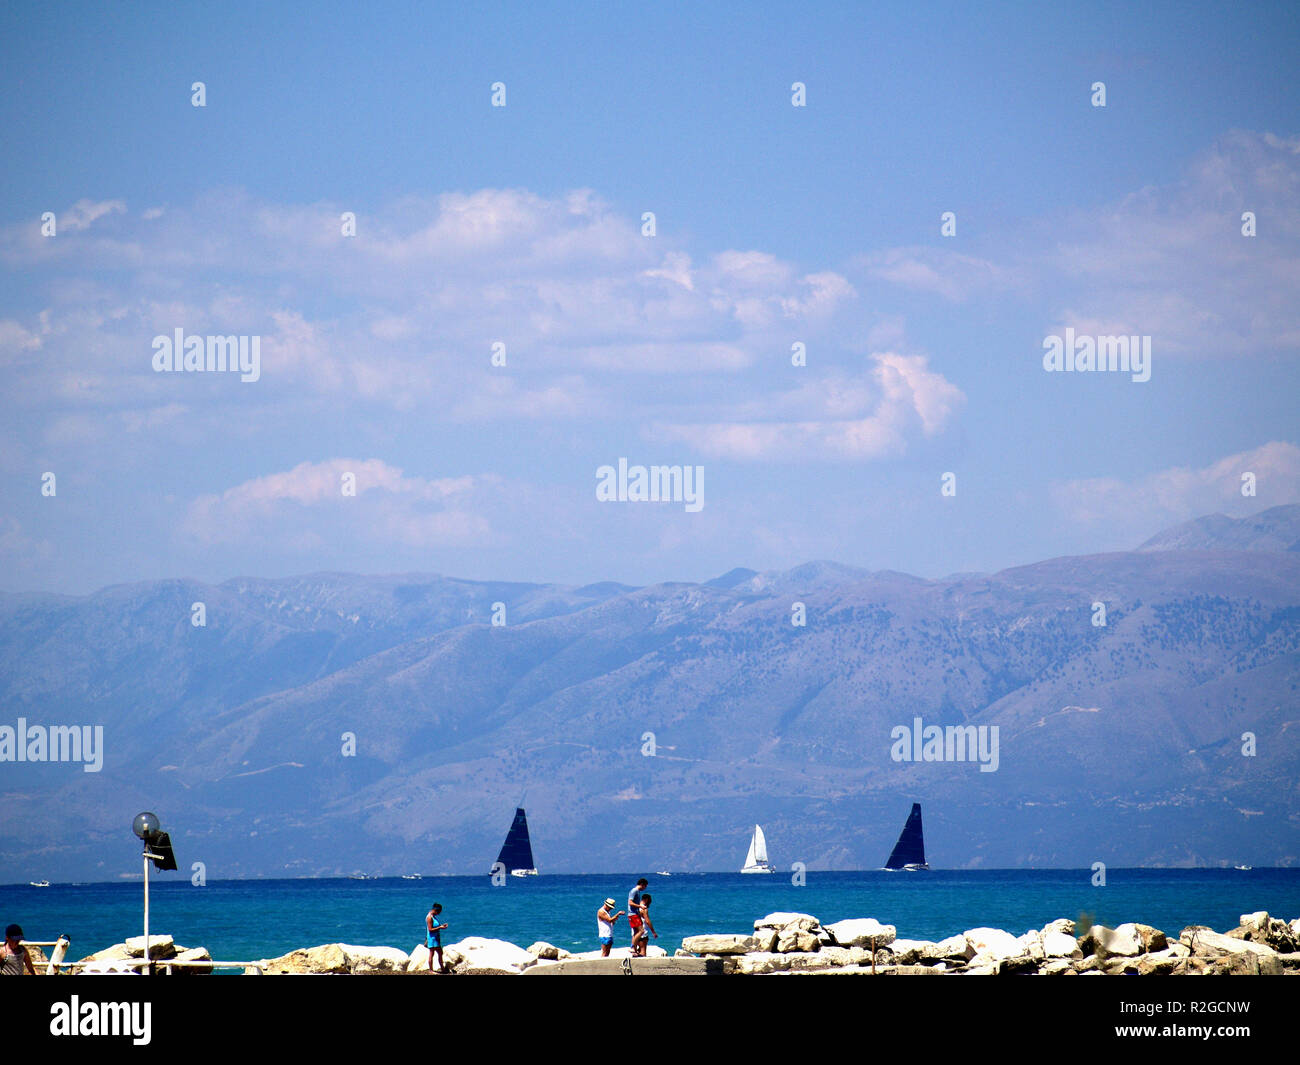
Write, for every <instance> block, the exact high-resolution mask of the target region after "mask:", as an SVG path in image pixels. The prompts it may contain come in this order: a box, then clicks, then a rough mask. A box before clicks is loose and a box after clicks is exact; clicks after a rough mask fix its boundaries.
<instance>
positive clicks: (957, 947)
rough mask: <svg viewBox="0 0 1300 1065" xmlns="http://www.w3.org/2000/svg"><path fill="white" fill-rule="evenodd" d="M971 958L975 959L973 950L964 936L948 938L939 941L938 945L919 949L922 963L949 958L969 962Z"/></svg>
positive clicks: (933, 944)
mask: <svg viewBox="0 0 1300 1065" xmlns="http://www.w3.org/2000/svg"><path fill="white" fill-rule="evenodd" d="M973 957H975V948H974V947H972V946H971V945H970V943H969V942H968V941H967V939H966V937H965V936H964V935H957V936H949V937H948V938H947V939H941V940H939V942H938V943H932V944H930V946H928V947H922V948H921V960H922V961H947V960H948V959H950V958H956V959H960V960H961V961H969V960H970V959H971V958H973Z"/></svg>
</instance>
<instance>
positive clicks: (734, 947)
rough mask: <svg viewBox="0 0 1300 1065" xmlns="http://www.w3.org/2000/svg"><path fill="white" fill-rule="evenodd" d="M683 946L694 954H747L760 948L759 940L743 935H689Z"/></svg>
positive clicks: (683, 941)
mask: <svg viewBox="0 0 1300 1065" xmlns="http://www.w3.org/2000/svg"><path fill="white" fill-rule="evenodd" d="M682 947H683V948H684V949H686V950H689V951H690V952H691V953H692V954H747V953H749V952H750V951H753V950H757V949H758V942H757V940H756V939H755V938H754V937H753V936H743V935H705V936H687V937H686V938H685V939H683V940H682Z"/></svg>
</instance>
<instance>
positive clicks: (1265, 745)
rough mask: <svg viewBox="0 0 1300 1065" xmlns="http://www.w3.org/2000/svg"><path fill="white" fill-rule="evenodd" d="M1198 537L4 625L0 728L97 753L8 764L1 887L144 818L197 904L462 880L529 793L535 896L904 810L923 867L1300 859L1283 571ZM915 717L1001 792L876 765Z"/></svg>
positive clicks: (852, 845) (1291, 575)
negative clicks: (915, 816) (253, 892)
mask: <svg viewBox="0 0 1300 1065" xmlns="http://www.w3.org/2000/svg"><path fill="white" fill-rule="evenodd" d="M1296 509H1297V508H1277V510H1275V511H1269V512H1267V513H1266V514H1263V515H1260V516H1259V517H1258V518H1257V519H1253V520H1254V521H1256V522H1257V523H1260V524H1259V527H1260V528H1267V529H1282V528H1285V527H1286V521H1287V520H1293V519H1294V514H1295V511H1296ZM1278 511H1282V512H1284V513H1282V514H1280V515H1279V514H1278ZM1286 512H1290V518H1288V516H1287V513H1286ZM1224 520H1229V519H1224ZM1212 521H1213V519H1205V520H1204V522H1212ZM1204 522H1202V523H1191V524H1190V525H1189V526H1186V527H1184V528H1192V527H1195V526H1198V525H1202V526H1203V525H1204ZM1240 524H1244V523H1234V526H1233V527H1234V528H1235V527H1236V526H1237V525H1240ZM1214 527H1215V528H1218V527H1219V526H1217V525H1216V526H1214ZM1225 528H1226V527H1225ZM1179 535H1180V534H1179V533H1178V530H1171V531H1170V532H1169V533H1166V534H1162V536H1161V537H1156V538H1154V539H1153V540H1152V541H1151V542H1150V543H1152V544H1154V543H1166V544H1171V543H1175V542H1177V538H1178V536H1179ZM1218 535H1223V534H1218ZM1209 536H1210V534H1208V533H1207V534H1205V536H1203V537H1202V539H1201V540H1199V541H1196V547H1195V549H1194V550H1187V551H1183V550H1178V549H1176V548H1172V547H1165V548H1162V549H1152V548H1150V547H1149V545H1147V549H1145V550H1143V551H1140V552H1129V553H1117V554H1107V555H1095V556H1087V557H1074V558H1059V559H1053V560H1051V561H1047V562H1041V563H1037V564H1035V565H1031V566H1022V567H1018V568H1015V569H1010V570H1006V571H1004V572H1001V573H997V574H993V575H962V576H956V577H950V578H945V579H943V580H934V581H931V580H922V579H919V578H915V577H910V576H907V575H904V574H898V573H889V572H878V573H871V572H867V571H863V570H858V569H853V568H851V567H846V566H839V565H837V564H835V563H828V562H818V563H809V564H807V565H804V566H800V567H797V568H796V569H793V570H790V571H787V572H784V573H761V574H760V573H755V572H753V571H750V570H733V571H732V572H731V573H729V574H727V575H725V576H724V577H721V578H718V579H716V580H713V581H709V582H706V583H704V584H689V583H672V584H665V585H658V586H653V587H647V588H629V587H627V586H624V585H619V584H615V583H612V582H606V583H599V584H592V585H588V586H586V587H583V588H576V589H574V588H562V587H556V586H550V585H531V584H505V583H502V584H494V583H490V582H472V581H458V580H454V579H450V578H444V577H437V576H427V575H426V576H390V577H359V576H349V575H343V574H318V575H313V576H309V577H299V578H289V579H284V580H258V581H253V580H242V579H241V580H234V581H227V582H225V583H223V584H220V585H207V584H202V583H200V582H195V581H181V580H176V581H156V582H147V583H142V584H137V585H129V586H117V587H113V588H107V589H104V590H102V591H100V592H97V593H95V594H94V595H90V596H86V597H81V598H73V597H67V596H6V597H0V724H11V725H12V724H13V723H14V722H15V721H16V719H17V718H18V717H19V716H23V717H26V718H27V719H28V720H29V721H32V722H40V723H48V724H78V723H87V724H96V723H98V724H102V725H103V726H104V728H105V746H106V749H107V757H106V760H105V765H104V769H103V771H102V772H100V773H93V774H88V773H83V772H81V770H80V768H79V767H76V766H69V765H66V764H30V763H28V764H12V763H5V764H3V765H0V802H2V803H3V808H4V811H5V816H4V818H3V821H2V822H0V862H3V865H4V869H5V870H6V873H7V876H6V879H8V880H11V881H24V880H27V879H37V878H42V877H43V878H49V879H51V880H67V879H83V880H86V879H103V878H113V877H116V876H117V875H118V874H119V873H123V872H125V873H130V872H132V871H134V870H135V869H136V862H137V861H138V851H136V849H135V845H134V839H133V837H131V835H130V821H131V818H132V816H133V815H134V814H135V813H137V812H138V811H139V810H141V809H146V808H150V809H154V810H156V811H157V812H158V813H159V814H160V815H161V816H162V817H163V818H164V821H165V822H166V823H167V826H168V827H169V828H171V829H172V831H173V838H174V840H175V842H176V846H177V851H178V855H179V857H180V859H181V862H182V868H187V867H188V863H190V862H192V861H196V860H202V861H204V862H205V863H206V864H207V867H208V875H209V876H210V877H216V878H219V877H223V876H236V875H241V876H243V875H270V874H281V875H283V874H284V873H286V872H288V873H289V874H302V875H325V874H346V873H351V872H356V871H364V872H368V873H398V872H412V871H418V872H422V873H435V872H459V873H464V872H481V871H486V869H487V868H488V866H489V865H490V863H491V860H492V858H493V857H494V856H495V854H496V850H497V848H498V847H499V845H500V842H501V838H502V837H503V835H504V833H505V830H506V828H507V827H508V825H509V823H510V818H511V814H512V813H513V810H514V806H515V804H516V803H517V802H518V801H519V799H520V797H521V795H523V794H524V793H525V791H526V793H527V806H528V811H529V820H530V824H531V825H532V828H533V836H534V848H535V852H536V857H537V861H538V865H539V868H541V869H542V871H543V873H546V872H562V871H602V870H603V871H627V870H631V869H637V868H645V869H661V868H671V869H675V870H689V869H731V868H738V867H739V863H740V861H741V859H742V858H743V856H744V852H745V847H746V845H747V842H748V838H749V832H750V831H751V829H752V825H753V823H754V822H755V821H758V822H760V823H762V824H763V826H764V829H765V831H766V834H767V838H768V843H769V850H770V853H771V856H772V859H773V861H774V862H775V863H776V864H777V866H778V867H779V868H788V866H789V863H790V862H792V861H796V860H797V861H803V862H805V863H807V865H808V867H809V868H810V869H817V868H862V867H876V866H879V865H880V864H881V863H882V862H883V860H884V858H885V856H886V854H887V853H888V850H889V847H890V845H891V844H892V842H893V840H894V838H895V837H896V835H897V833H898V831H899V828H900V826H901V824H902V821H903V819H904V817H905V816H906V814H907V810H908V809H909V807H910V804H911V803H912V802H913V801H920V802H921V803H922V804H923V806H924V808H925V821H926V831H927V849H928V851H929V854H930V857H931V862H932V864H934V865H936V866H939V867H943V866H947V867H953V866H984V867H997V866H1058V867H1059V866H1072V867H1081V866H1087V865H1090V864H1091V863H1092V862H1094V861H1105V862H1106V863H1107V864H1110V865H1137V864H1165V865H1176V864H1224V863H1226V864H1235V863H1238V862H1240V863H1245V864H1252V865H1261V866H1262V865H1269V864H1295V863H1297V862H1300V813H1298V812H1297V811H1298V809H1300V806H1298V804H1297V795H1298V794H1300V552H1294V551H1286V550H1266V549H1258V548H1246V549H1225V548H1224V546H1223V544H1222V543H1216V544H1215V545H1214V546H1213V547H1206V546H1205V545H1206V544H1207V543H1209V539H1208V537H1209ZM1235 536H1236V534H1235V533H1231V534H1230V538H1231V537H1235ZM1237 540H1239V541H1240V542H1250V543H1254V542H1263V541H1262V539H1260V538H1258V537H1256V538H1254V539H1252V538H1250V537H1245V538H1242V537H1237ZM200 601H201V602H203V603H205V607H206V612H207V625H206V626H205V627H202V628H196V627H194V626H193V625H192V624H191V604H192V603H194V602H200ZM497 602H500V603H503V604H505V615H506V616H505V620H506V624H505V625H504V626H494V625H492V623H491V622H492V612H493V604H494V603H497ZM795 603H802V604H803V608H802V616H803V617H804V618H805V619H806V624H805V625H803V626H797V625H795V624H794V623H793V622H794V620H795V618H796V617H797V616H799V612H798V611H796V610H795V608H794V604H795ZM1098 604H1099V605H1100V608H1104V618H1103V616H1102V610H1101V609H1099V606H1098ZM1101 620H1104V625H1102V624H1098V622H1099V621H1101ZM917 717H919V718H922V719H923V722H924V723H925V724H937V725H973V726H976V727H979V726H996V727H997V728H998V730H999V736H1000V741H999V763H998V768H997V770H996V771H995V772H981V771H980V767H979V765H977V764H974V763H973V762H964V763H958V762H942V761H935V762H925V761H922V762H900V761H895V760H894V759H893V758H892V757H891V749H892V747H893V742H892V738H891V733H892V731H893V730H894V729H895V728H897V727H899V726H902V727H905V728H910V727H911V726H912V723H913V719H914V718H917ZM648 732H649V733H653V744H654V747H655V752H654V756H653V757H650V756H647V754H646V753H645V752H646V751H647V750H648V749H649V747H648V743H647V738H646V733H648ZM1246 733H1250V734H1251V735H1252V736H1253V737H1254V740H1253V743H1254V747H1255V751H1256V753H1255V754H1254V755H1253V756H1249V757H1248V756H1245V755H1243V753H1242V749H1243V742H1244V741H1243V736H1244V735H1245V734H1246ZM990 735H991V734H990ZM349 736H351V737H353V738H354V740H355V750H356V754H355V756H345V755H344V749H345V746H346V745H347V743H348V740H347V737H349Z"/></svg>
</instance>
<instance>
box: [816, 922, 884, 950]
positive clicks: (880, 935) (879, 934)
mask: <svg viewBox="0 0 1300 1065" xmlns="http://www.w3.org/2000/svg"><path fill="white" fill-rule="evenodd" d="M826 927H827V928H828V929H829V930H830V933H831V935H833V936H834V937H835V942H836V943H838V944H839V945H840V946H841V947H869V946H871V945H872V941H873V940H874V942H875V945H876V946H877V947H887V946H889V945H890V944H891V943H893V942H894V940H895V939H897V938H898V929H896V928H895V927H894V926H893V925H892V924H881V923H880V922H879V921H877V920H876V919H875V918H874V917H860V918H856V919H853V920H848V921H836V922H835V924H829V925H827V926H826Z"/></svg>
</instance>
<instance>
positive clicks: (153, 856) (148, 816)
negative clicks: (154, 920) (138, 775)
mask: <svg viewBox="0 0 1300 1065" xmlns="http://www.w3.org/2000/svg"><path fill="white" fill-rule="evenodd" d="M131 831H133V832H134V833H135V834H136V835H137V836H139V837H140V839H141V840H142V841H143V842H144V850H143V851H142V852H141V861H142V862H143V863H144V960H145V963H146V966H147V971H148V973H149V975H150V976H152V975H153V956H152V954H151V953H150V951H149V863H150V862H153V863H154V865H156V866H157V867H158V868H159V869H175V868H176V856H175V855H174V854H173V853H172V841H171V838H170V837H169V836H168V835H167V833H166V832H164V831H163V830H162V823H161V822H160V821H159V820H158V815H157V814H153V813H149V812H148V811H146V812H145V813H142V814H136V815H135V821H134V822H132V824H131ZM155 852H156V853H155Z"/></svg>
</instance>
